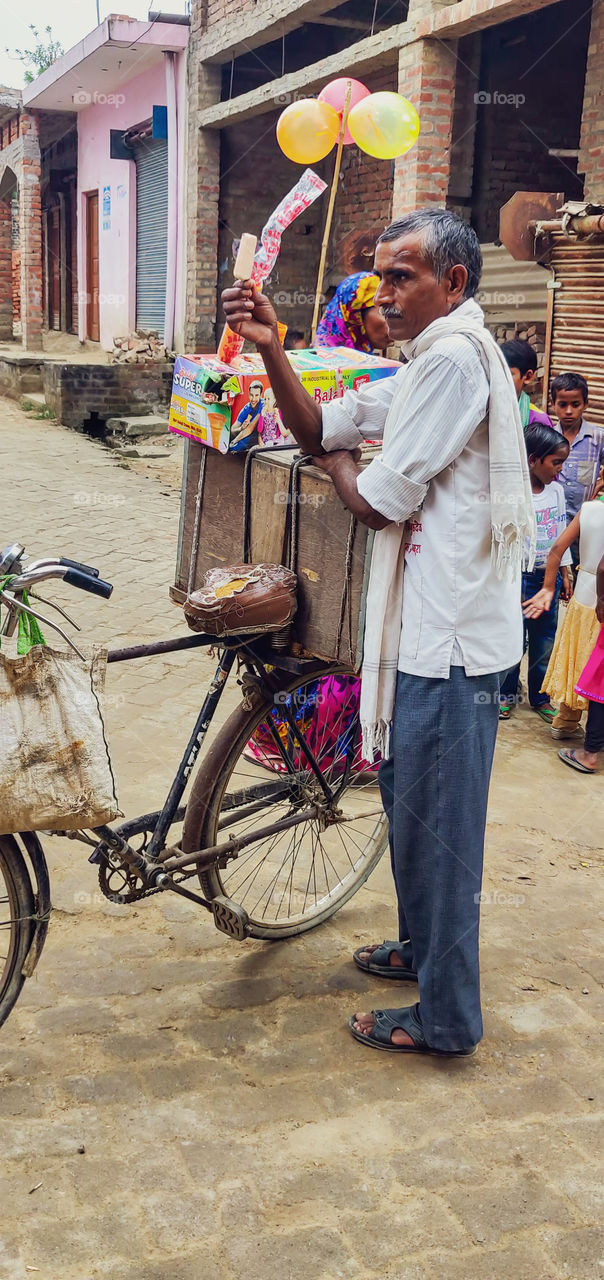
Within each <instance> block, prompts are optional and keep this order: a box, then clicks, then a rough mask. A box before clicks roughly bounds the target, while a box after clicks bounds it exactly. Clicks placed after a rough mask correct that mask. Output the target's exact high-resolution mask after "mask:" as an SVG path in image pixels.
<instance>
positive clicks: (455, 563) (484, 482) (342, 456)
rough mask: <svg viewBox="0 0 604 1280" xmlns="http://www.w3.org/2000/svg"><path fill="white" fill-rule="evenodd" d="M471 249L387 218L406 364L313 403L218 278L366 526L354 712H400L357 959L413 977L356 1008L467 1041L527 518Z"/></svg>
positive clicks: (458, 231)
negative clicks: (384, 927) (374, 1006)
mask: <svg viewBox="0 0 604 1280" xmlns="http://www.w3.org/2000/svg"><path fill="white" fill-rule="evenodd" d="M481 265H482V263H481V254H480V246H479V243H478V240H477V238H476V236H475V234H474V232H473V231H472V230H471V228H470V227H469V226H467V224H466V223H464V222H463V221H462V220H461V219H460V218H458V217H457V215H455V214H453V213H450V212H448V211H447V210H444V209H425V210H418V211H417V212H416V213H413V214H408V215H407V216H406V217H404V218H402V219H400V220H399V221H398V222H395V223H393V224H392V225H391V226H390V227H389V228H387V229H386V231H385V232H384V233H383V235H382V236H381V237H380V240H379V242H378V245H377V249H376V255H375V271H376V274H377V275H379V277H380V285H379V289H378V292H377V295H376V305H378V306H380V307H381V310H382V313H383V315H384V316H385V318H386V320H387V322H388V326H389V329H390V336H391V339H392V341H394V342H401V343H402V350H403V353H404V355H405V356H406V357H407V360H408V362H409V363H408V364H406V365H405V366H403V367H402V368H401V369H400V370H399V372H398V373H397V374H396V375H395V376H394V377H391V378H386V379H383V380H381V381H380V382H378V383H377V384H374V385H369V386H366V387H363V388H361V389H360V390H359V391H358V392H347V394H346V395H345V396H344V397H343V398H342V399H341V400H336V401H334V402H332V403H331V404H330V405H328V406H325V407H324V408H323V409H321V408H319V407H318V406H317V405H315V403H314V401H313V400H311V398H310V396H308V395H307V394H306V392H305V391H304V389H303V388H302V386H301V384H300V383H299V382H298V380H297V379H296V377H295V375H294V374H293V372H292V371H291V369H290V368H289V365H288V363H287V359H286V357H285V356H284V355H283V353H282V352H281V350H280V347H279V339H278V335H277V328H276V316H275V313H274V311H273V309H272V306H271V304H270V303H269V302H268V300H267V299H266V298H264V297H262V295H260V294H258V292H257V291H256V290H255V289H254V288H253V287H252V286H251V285H250V284H249V283H245V284H242V283H240V282H238V283H237V284H236V286H235V288H233V289H228V290H226V291H225V293H224V294H223V302H224V308H225V312H226V315H227V319H228V322H229V324H230V326H231V328H233V329H235V330H238V331H239V332H241V333H243V334H244V335H245V337H246V338H249V339H250V340H251V341H253V342H255V343H256V345H257V346H258V348H259V349H260V350H261V352H262V355H263V358H264V362H265V365H266V369H267V372H268V374H269V376H270V379H271V385H272V386H273V388H274V391H275V394H276V396H277V400H278V402H279V404H281V405H282V406H284V416H285V417H286V419H287V423H286V425H287V426H288V428H289V429H290V430H291V431H292V432H293V434H294V436H295V437H296V439H297V440H298V443H299V444H300V446H301V447H302V449H304V450H305V451H307V452H309V453H312V454H314V455H315V460H316V463H317V465H318V466H320V467H322V468H323V469H324V470H325V471H327V472H328V474H329V475H330V476H331V478H332V480H333V483H334V485H335V487H336V490H337V492H338V493H339V495H340V497H341V498H342V500H343V502H344V503H345V504H346V506H347V507H348V508H349V509H350V511H351V512H353V514H354V515H355V516H356V517H357V518H358V519H359V520H362V521H363V522H364V523H365V524H367V525H368V526H369V527H370V528H372V529H375V530H376V531H377V532H376V538H375V543H374V551H373V556H372V566H371V575H370V584H369V595H368V602H367V619H368V621H367V626H366V632H365V655H364V665H363V686H362V699H361V722H362V727H363V748H364V750H363V753H364V754H366V752H367V751H369V752H371V751H372V750H373V748H374V747H376V746H378V747H381V748H383V747H385V746H386V745H387V738H388V732H387V731H388V727H389V724H390V722H391V723H392V730H391V734H390V754H389V756H388V758H387V759H385V760H384V762H383V764H382V766H381V770H380V787H381V792H382V798H383V802H384V807H385V809H386V813H387V815H388V820H389V831H390V847H391V856H392V867H393V873H394V879H395V885H396V891H397V898H398V907H399V941H398V942H388V943H384V944H383V946H379V947H366V948H364V949H361V950H360V951H359V952H357V953H355V957H354V958H355V961H356V963H357V964H358V965H359V967H360V968H362V969H364V970H366V971H369V972H371V973H376V974H379V975H380V976H382V977H387V978H393V979H395V980H396V979H398V980H399V981H404V982H415V981H418V982H419V991H420V1004H419V1005H417V1004H416V1005H414V1006H411V1007H406V1008H403V1009H396V1010H387V1011H381V1012H377V1013H376V1012H374V1013H357V1014H356V1015H354V1017H353V1018H352V1019H351V1023H350V1026H351V1030H352V1034H353V1035H354V1036H355V1038H356V1039H358V1040H360V1041H361V1043H364V1044H367V1045H371V1046H373V1047H375V1048H381V1049H387V1050H388V1051H390V1052H397V1053H401V1052H402V1053H435V1054H446V1055H455V1056H456V1055H466V1054H469V1053H472V1052H473V1051H474V1047H475V1046H476V1044H477V1043H478V1041H479V1040H480V1038H481V1036H482V1019H481V1011H480V984H479V970H478V923H479V904H480V893H481V877H482V859H483V844H484V830H485V824H486V805H487V792H488V785H489V777H490V772H491V763H492V757H493V750H494V745H495V736H496V732H497V719H498V710H499V707H498V699H499V679H500V673H502V672H504V671H506V670H507V669H508V668H509V667H511V666H513V665H514V664H515V663H516V662H518V660H519V658H520V656H521V653H522V618H521V612H520V604H519V599H520V592H519V584H518V571H519V567H520V556H521V550H522V547H523V545H524V541H525V537H526V536H527V535H530V539H531V541H532V540H533V539H534V517H533V513H532V502H531V495H530V485H529V482H528V468H527V462H526V453H525V450H524V445H523V441H522V428H521V424H520V416H519V413H518V405H517V400H516V395H515V391H514V386H513V383H512V379H511V377H510V374H509V370H508V369H507V366H506V365H505V361H504V359H503V356H502V355H501V353H500V352H499V349H498V348H497V346H496V343H495V342H494V340H493V339H492V338H491V335H490V334H488V332H487V330H486V329H485V328H484V322H483V317H482V312H481V311H480V308H479V307H478V306H477V305H476V303H474V302H473V301H471V299H472V298H473V296H474V294H475V292H476V290H477V288H478V283H479V279H480V270H481ZM285 406H287V409H285ZM487 408H488V413H489V419H488V423H487V421H486V415H487ZM376 436H382V437H383V450H382V453H381V454H380V455H379V456H378V457H377V458H375V459H374V460H373V461H372V462H371V463H370V464H369V466H368V467H367V468H366V469H365V470H364V471H362V472H361V470H360V468H359V466H358V465H357V463H356V461H355V455H354V450H355V449H356V447H357V446H358V445H359V443H360V442H361V441H362V440H363V438H370V439H375V438H376ZM404 522H406V534H404V528H405V525H404ZM403 560H404V593H403V586H402V567H403ZM506 567H509V569H510V572H509V573H506Z"/></svg>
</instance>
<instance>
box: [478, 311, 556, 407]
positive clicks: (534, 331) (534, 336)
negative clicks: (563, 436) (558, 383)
mask: <svg viewBox="0 0 604 1280" xmlns="http://www.w3.org/2000/svg"><path fill="white" fill-rule="evenodd" d="M487 328H488V329H490V330H491V333H492V334H493V337H494V338H496V339H497V342H509V341H510V339H511V338H522V339H523V340H524V342H530V344H531V346H532V347H534V349H535V355H536V357H537V376H536V378H535V381H534V383H533V384H532V385H531V386H530V388H528V390H529V393H530V397H531V400H532V401H533V403H534V404H536V405H537V406H538V407H539V406H540V405H541V398H542V395H543V370H544V365H545V321H544V320H537V321H535V323H534V324H528V323H527V321H526V320H514V319H513V318H511V319H510V320H509V321H508V323H507V324H489V323H488V321H487Z"/></svg>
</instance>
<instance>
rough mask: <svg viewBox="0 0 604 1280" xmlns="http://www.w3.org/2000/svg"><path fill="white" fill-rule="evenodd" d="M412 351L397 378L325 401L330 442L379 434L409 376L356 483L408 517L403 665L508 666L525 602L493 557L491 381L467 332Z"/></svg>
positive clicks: (341, 445)
mask: <svg viewBox="0 0 604 1280" xmlns="http://www.w3.org/2000/svg"><path fill="white" fill-rule="evenodd" d="M413 352H414V343H413V342H411V343H405V344H404V346H403V354H404V355H406V356H407V358H408V360H409V363H408V364H406V365H403V366H402V367H401V369H400V370H399V371H398V372H397V373H396V374H395V375H394V376H393V377H389V378H383V379H381V380H380V381H378V382H376V383H371V384H369V383H368V384H367V385H366V386H364V387H361V388H360V390H358V391H348V392H346V394H345V395H344V396H343V397H342V399H340V400H334V401H332V402H331V404H328V405H325V406H324V407H323V410H322V419H323V425H322V442H323V447H324V449H326V450H327V451H328V452H329V451H331V450H333V449H355V448H357V447H358V445H359V444H361V443H362V441H363V440H380V439H382V437H383V432H384V424H385V422H386V417H387V415H388V411H389V409H390V406H391V403H392V399H393V396H394V394H395V391H396V390H397V389H398V386H399V385H400V381H399V380H400V379H402V378H404V379H407V380H408V388H407V392H408V394H407V399H406V401H405V417H404V420H402V421H401V422H400V423H399V424H397V426H396V429H395V430H394V431H393V432H391V433H390V432H389V441H388V443H387V445H386V446H385V448H384V449H383V450H382V453H381V454H380V455H379V457H377V458H374V459H373V460H372V461H371V462H370V463H369V466H368V467H367V468H366V469H365V470H364V471H363V473H362V474H361V475H360V476H359V479H358V482H357V483H358V490H359V493H360V494H361V496H362V497H363V498H364V499H365V500H366V501H367V502H368V503H369V504H370V505H371V506H372V507H373V508H374V510H375V511H379V512H380V513H381V514H382V515H384V516H386V517H387V519H389V520H394V521H396V522H397V523H400V522H401V521H406V523H407V528H406V552H405V576H404V587H403V611H402V625H401V641H400V650H399V662H398V667H399V671H405V672H407V673H409V674H410V675H418V676H431V677H447V676H448V675H449V669H450V666H451V664H453V665H456V666H463V667H464V668H465V671H466V674H467V675H469V676H479V675H484V674H486V673H489V672H494V671H505V670H507V669H508V668H510V667H513V666H514V665H515V664H516V663H517V662H518V661H519V660H520V657H521V654H522V612H521V606H520V586H519V582H518V578H516V579H515V580H514V579H512V578H507V579H505V580H502V579H500V578H499V577H498V576H497V574H496V572H495V568H494V565H493V563H492V559H491V502H490V488H489V442H488V425H487V409H488V399H489V385H488V380H487V377H486V374H485V371H484V368H483V365H482V362H481V360H480V357H479V355H478V353H477V351H476V348H475V347H474V345H473V344H472V343H471V342H470V341H468V340H467V339H466V338H463V337H461V336H458V335H452V336H451V337H450V338H446V339H439V340H438V341H437V342H435V343H434V344H433V345H432V346H431V347H430V349H429V350H428V351H425V352H423V353H422V354H421V355H419V356H415V357H414V354H413ZM512 394H513V392H512V391H511V390H510V396H512ZM512 405H513V401H512V400H511V401H510V411H512Z"/></svg>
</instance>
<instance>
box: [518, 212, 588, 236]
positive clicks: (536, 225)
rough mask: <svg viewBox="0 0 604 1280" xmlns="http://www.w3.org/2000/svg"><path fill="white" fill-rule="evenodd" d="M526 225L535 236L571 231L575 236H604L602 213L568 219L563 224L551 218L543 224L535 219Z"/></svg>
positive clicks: (559, 220) (561, 220)
mask: <svg viewBox="0 0 604 1280" xmlns="http://www.w3.org/2000/svg"><path fill="white" fill-rule="evenodd" d="M528 225H529V227H530V228H531V231H533V232H534V233H535V236H546V235H550V234H552V233H553V232H555V231H566V232H568V231H573V232H574V233H575V235H577V236H591V235H594V234H595V235H597V234H600V235H604V213H600V214H595V213H588V214H585V216H584V217H577V216H575V217H571V218H568V219H567V220H566V221H565V222H564V221H563V219H562V218H551V219H548V220H544V221H543V222H540V221H539V219H535V220H534V221H533V222H529V224H528Z"/></svg>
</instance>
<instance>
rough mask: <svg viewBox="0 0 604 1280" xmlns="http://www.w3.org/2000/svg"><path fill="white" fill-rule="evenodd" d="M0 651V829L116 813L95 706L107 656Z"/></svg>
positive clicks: (97, 819) (54, 826) (57, 826)
mask: <svg viewBox="0 0 604 1280" xmlns="http://www.w3.org/2000/svg"><path fill="white" fill-rule="evenodd" d="M85 653H86V656H85V658H84V659H82V658H80V657H79V655H78V654H77V653H74V652H73V651H69V652H65V653H64V652H59V651H58V650H55V649H53V648H51V646H50V645H47V644H43V643H42V644H34V645H33V646H32V647H30V648H29V651H28V652H27V653H24V654H17V656H16V657H13V656H9V654H8V653H4V652H3V653H0V833H2V834H5V833H10V832H16V831H40V830H43V831H53V830H54V831H57V830H58V831H73V830H77V829H78V828H81V827H98V826H101V825H102V824H103V823H106V822H111V821H112V820H113V819H114V818H117V817H120V816H121V812H120V809H119V806H118V802H117V796H116V791H115V781H114V777H113V770H112V767H111V760H110V756H109V749H108V746H107V738H106V733H105V724H104V720H103V712H102V695H103V690H104V685H105V671H106V665H107V654H106V651H105V650H104V649H101V648H99V647H98V646H94V647H93V648H92V649H90V650H88V651H85Z"/></svg>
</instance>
